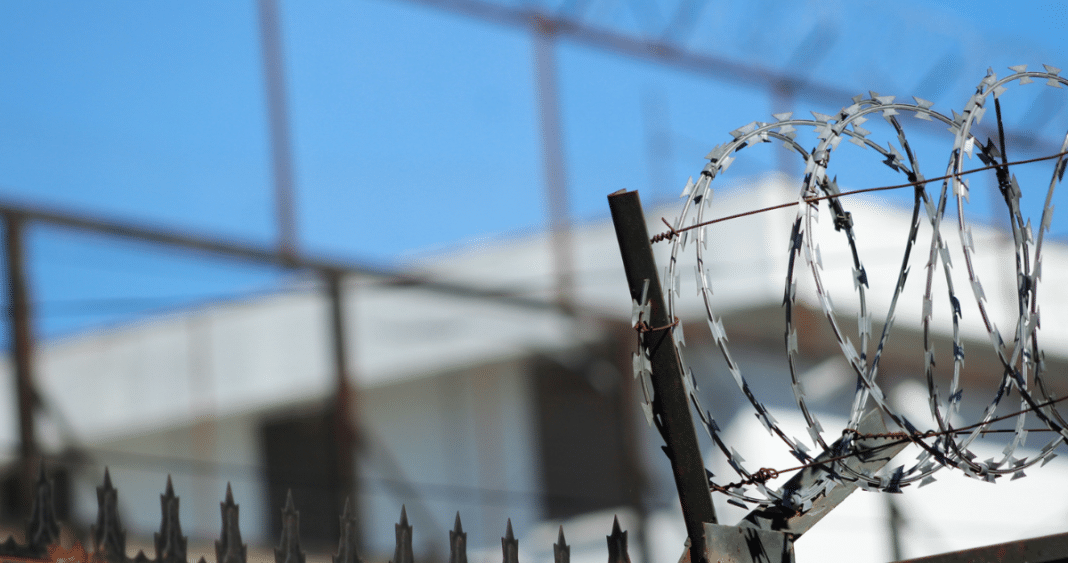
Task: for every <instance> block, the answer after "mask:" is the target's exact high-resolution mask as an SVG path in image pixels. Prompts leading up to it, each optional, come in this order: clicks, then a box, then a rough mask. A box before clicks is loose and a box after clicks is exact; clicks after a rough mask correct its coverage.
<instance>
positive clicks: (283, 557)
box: [274, 489, 304, 563]
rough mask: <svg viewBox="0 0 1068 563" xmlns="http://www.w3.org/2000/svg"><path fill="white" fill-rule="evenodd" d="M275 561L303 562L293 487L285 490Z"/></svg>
mask: <svg viewBox="0 0 1068 563" xmlns="http://www.w3.org/2000/svg"><path fill="white" fill-rule="evenodd" d="M274 561H275V563H304V551H303V550H302V549H300V512H298V511H297V508H296V506H294V504H293V489H289V490H287V491H286V506H285V508H283V509H282V537H281V538H280V539H279V541H278V547H276V548H274Z"/></svg>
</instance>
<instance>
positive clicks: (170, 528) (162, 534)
mask: <svg viewBox="0 0 1068 563" xmlns="http://www.w3.org/2000/svg"><path fill="white" fill-rule="evenodd" d="M178 502H179V499H178V497H176V496H175V495H174V485H173V484H172V483H171V476H170V475H167V489H166V492H165V493H164V494H162V495H160V497H159V503H160V511H161V512H162V513H163V514H162V522H160V527H159V532H156V534H155V544H156V563H186V561H187V559H188V558H187V557H186V543H187V540H188V538H186V537H185V536H183V535H182V523H181V522H180V521H179V520H178Z"/></svg>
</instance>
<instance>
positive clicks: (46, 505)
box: [26, 463, 59, 556]
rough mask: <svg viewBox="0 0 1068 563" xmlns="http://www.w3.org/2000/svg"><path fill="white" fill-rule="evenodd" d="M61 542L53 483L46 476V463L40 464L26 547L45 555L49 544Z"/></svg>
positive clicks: (32, 551) (33, 552)
mask: <svg viewBox="0 0 1068 563" xmlns="http://www.w3.org/2000/svg"><path fill="white" fill-rule="evenodd" d="M56 543H59V522H57V521H56V509H55V504H54V503H53V494H52V483H51V481H49V480H48V479H47V478H45V470H44V463H41V464H40V465H39V466H38V471H37V484H36V485H35V487H34V495H33V504H32V505H31V507H30V521H29V522H27V523H26V547H27V550H28V551H29V553H32V554H35V555H40V556H45V555H47V554H48V546H49V545H52V544H56Z"/></svg>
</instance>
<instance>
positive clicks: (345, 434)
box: [324, 272, 363, 545]
mask: <svg viewBox="0 0 1068 563" xmlns="http://www.w3.org/2000/svg"><path fill="white" fill-rule="evenodd" d="M324 277H325V278H326V286H327V291H328V293H329V298H330V333H331V335H332V336H333V338H332V341H331V344H332V348H333V356H334V374H335V391H334V405H333V425H334V437H335V440H336V443H337V461H338V479H339V481H340V485H341V490H340V491H339V492H340V493H341V495H342V498H346V499H351V502H352V503H353V506H354V507H356V509H355V510H353V511H352V512H351V513H350V514H352V515H355V517H356V518H357V523H356V526H354V529H353V533H355V534H356V543H357V545H363V544H362V537H361V535H360V530H361V526H360V523H359V513H360V512H359V510H358V507H359V504H358V502H357V500H358V499H357V498H356V492H357V491H356V471H355V459H354V458H355V455H356V439H357V436H356V431H355V428H354V424H353V420H352V415H353V410H354V409H353V408H352V403H353V398H354V394H353V392H352V389H351V386H350V385H349V377H348V375H349V370H348V351H347V349H346V342H347V339H346V330H345V308H344V304H345V299H344V297H345V296H344V290H343V288H342V287H341V284H342V281H343V280H344V277H343V275H342V274H341V273H340V272H328V273H327V274H326V275H325V276H324Z"/></svg>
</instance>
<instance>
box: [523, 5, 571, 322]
mask: <svg viewBox="0 0 1068 563" xmlns="http://www.w3.org/2000/svg"><path fill="white" fill-rule="evenodd" d="M533 28H534V74H535V80H536V82H537V96H538V113H539V117H540V118H541V146H542V153H543V160H544V163H545V191H546V199H547V200H548V204H549V232H550V236H551V237H552V253H553V270H554V274H555V278H556V302H557V305H559V307H560V308H561V309H563V310H564V311H568V312H571V311H573V310H574V305H575V304H574V299H573V296H572V290H573V288H574V279H573V278H574V272H573V268H572V257H571V218H570V217H569V214H568V204H567V175H566V172H565V170H564V150H563V140H562V138H561V126H560V99H559V91H558V89H557V85H556V74H557V73H556V29H555V28H553V27H552V25H551V24H550V23H549V22H548V20H541V19H536V20H534V25H533Z"/></svg>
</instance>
